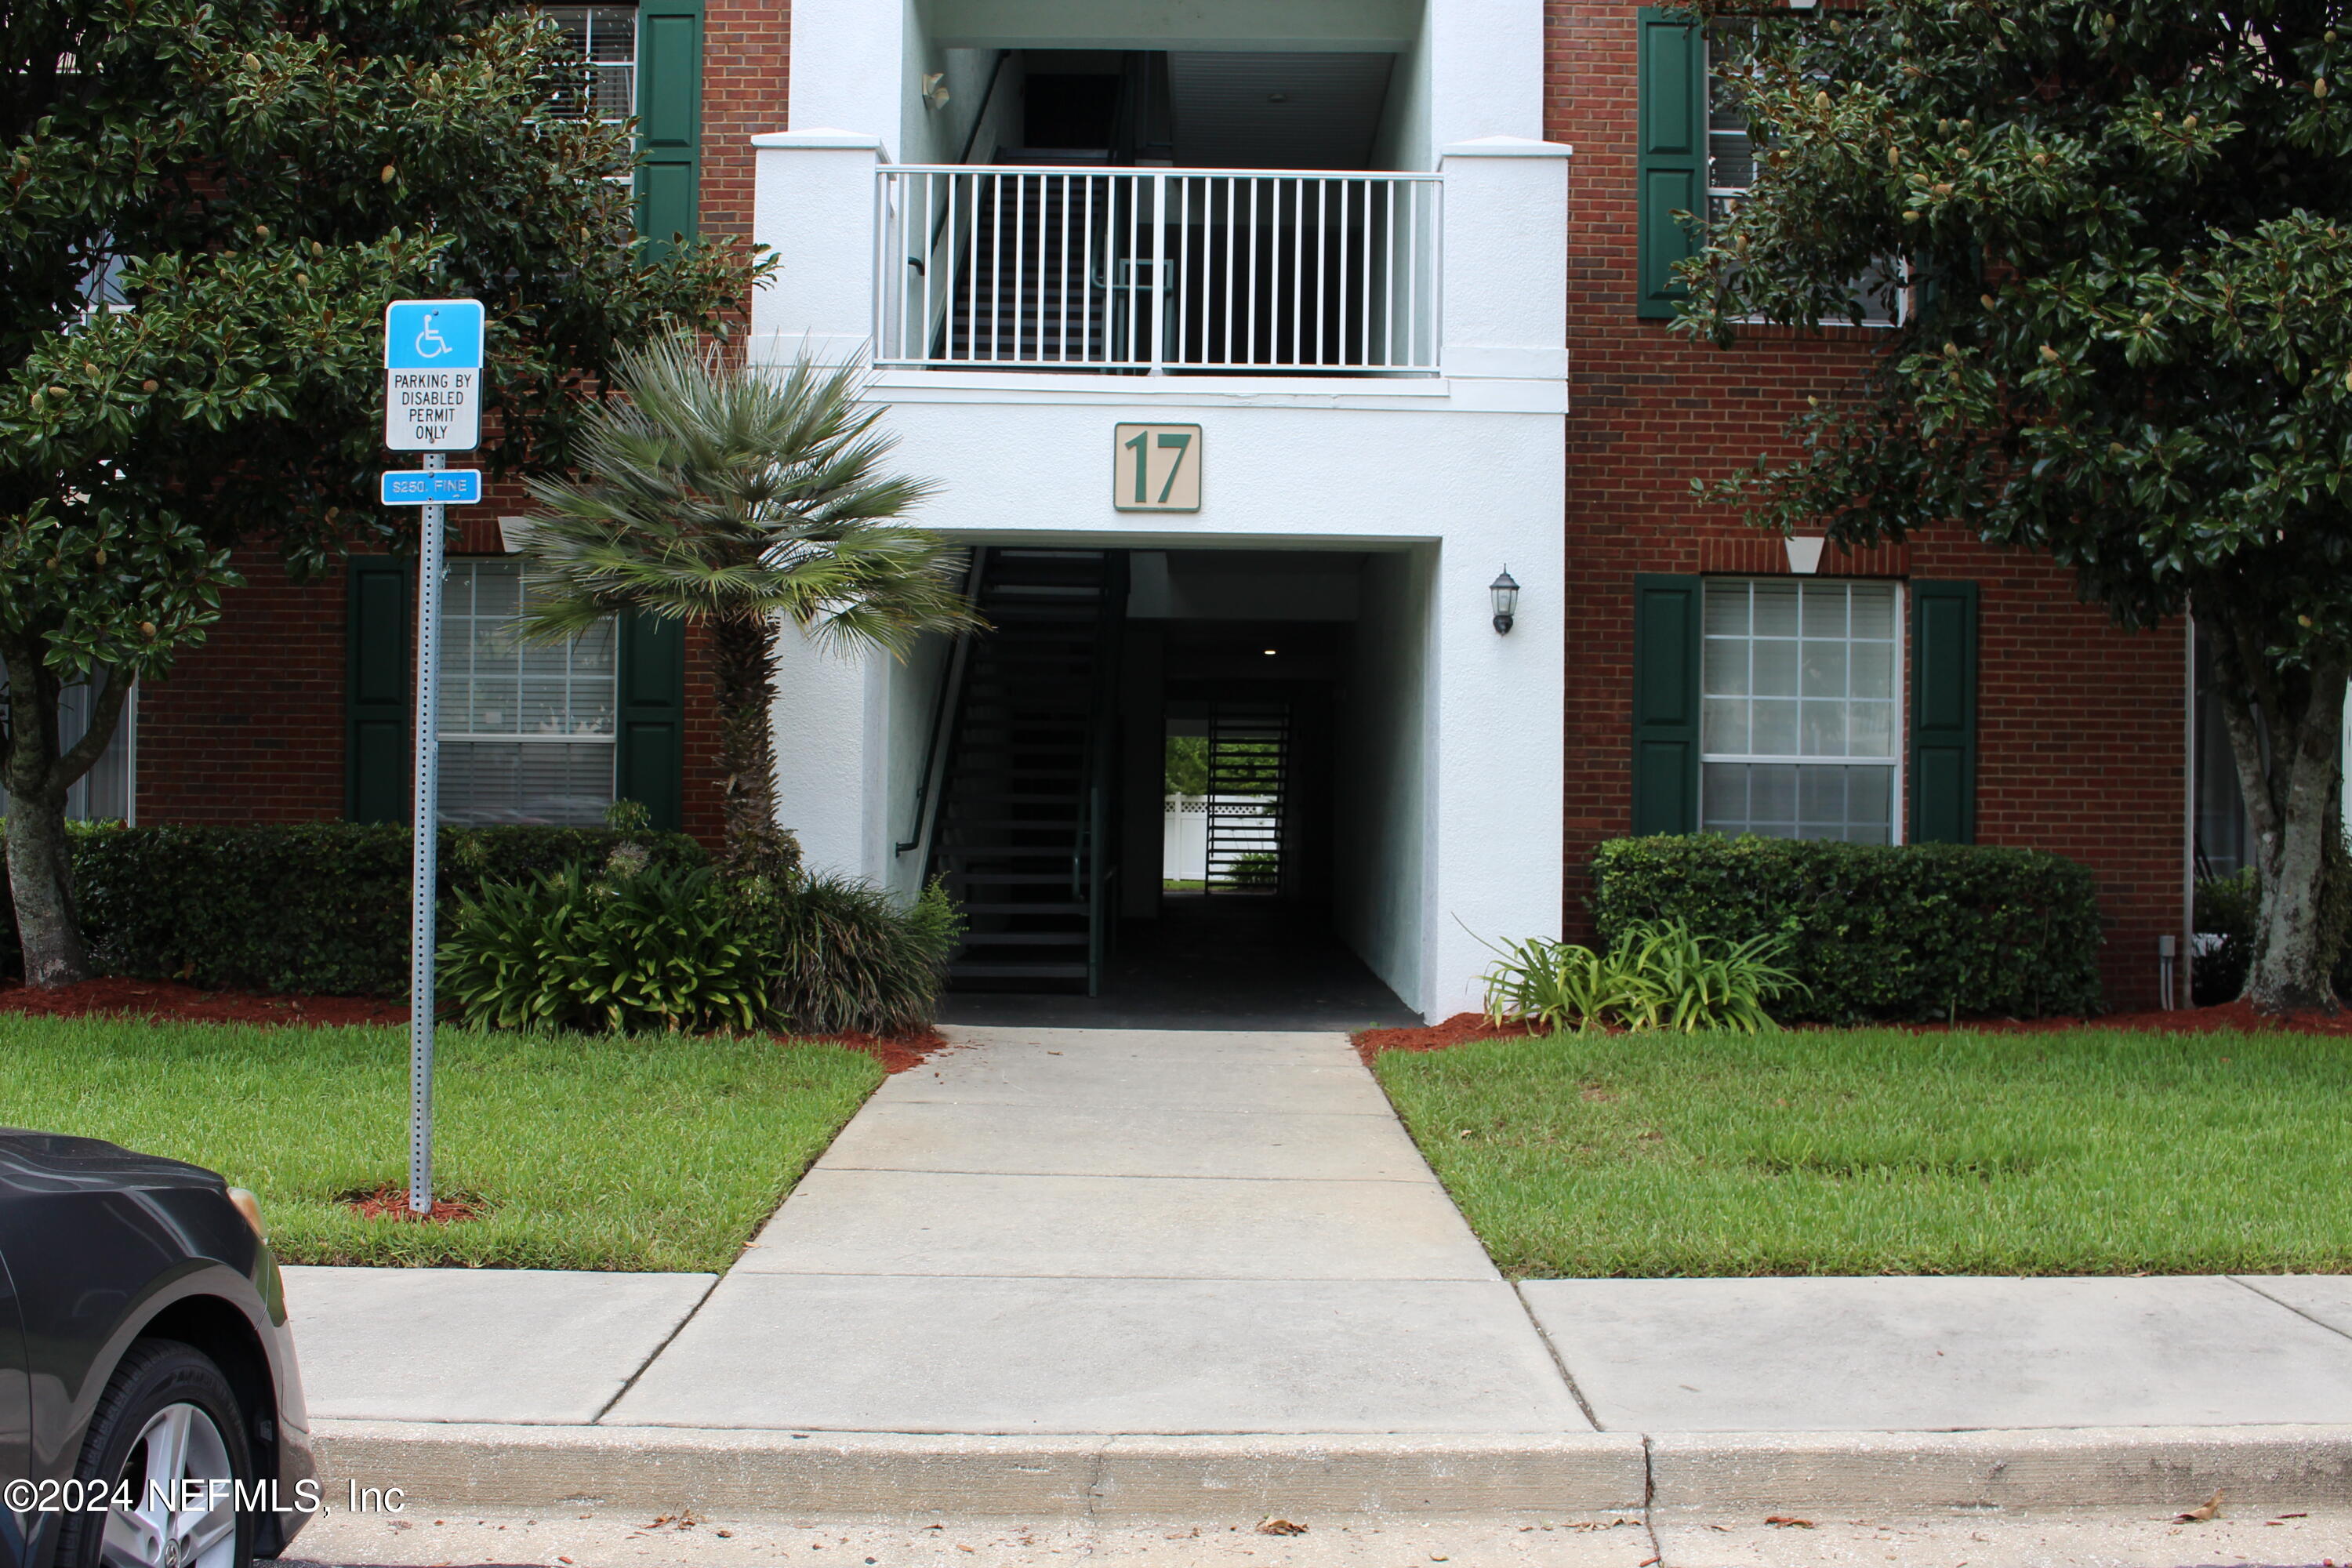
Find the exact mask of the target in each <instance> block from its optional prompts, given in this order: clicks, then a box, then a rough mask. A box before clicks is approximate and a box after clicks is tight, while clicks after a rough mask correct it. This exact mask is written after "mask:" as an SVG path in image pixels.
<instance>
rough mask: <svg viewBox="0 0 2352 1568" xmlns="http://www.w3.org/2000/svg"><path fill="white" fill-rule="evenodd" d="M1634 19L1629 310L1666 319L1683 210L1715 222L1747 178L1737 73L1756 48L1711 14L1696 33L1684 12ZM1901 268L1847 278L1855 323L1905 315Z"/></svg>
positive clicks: (1749, 31) (1752, 33)
mask: <svg viewBox="0 0 2352 1568" xmlns="http://www.w3.org/2000/svg"><path fill="white" fill-rule="evenodd" d="M1635 26H1636V27H1637V29H1638V32H1639V47H1638V49H1637V61H1638V65H1637V68H1638V71H1639V74H1640V79H1641V102H1640V105H1639V108H1638V110H1637V121H1638V130H1637V133H1636V135H1637V145H1636V149H1635V153H1636V156H1635V169H1634V178H1635V182H1636V194H1635V207H1636V214H1637V222H1636V233H1635V241H1636V256H1635V268H1634V270H1635V276H1636V279H1637V280H1638V293H1637V295H1636V299H1635V313H1636V314H1638V315H1641V316H1643V317H1646V318H1649V319H1651V320H1654V321H1666V320H1671V319H1672V318H1673V317H1674V316H1675V314H1676V312H1677V310H1678V307H1679V303H1680V301H1681V300H1682V299H1683V298H1684V288H1683V283H1682V279H1680V278H1678V277H1677V276H1676V275H1675V270H1674V267H1675V262H1677V261H1680V260H1682V259H1683V258H1685V257H1687V256H1690V255H1691V254H1692V253H1693V252H1694V250H1695V249H1696V243H1695V241H1694V239H1693V237H1692V236H1691V234H1690V233H1689V231H1688V229H1687V228H1686V227H1685V215H1687V214H1693V213H1696V214H1698V215H1700V216H1702V217H1703V218H1704V219H1705V220H1706V223H1707V224H1709V225H1714V224H1717V223H1720V222H1721V221H1722V219H1723V218H1724V216H1726V215H1727V214H1728V213H1729V212H1730V211H1731V210H1732V209H1733V208H1734V207H1736V206H1737V205H1738V204H1739V201H1740V199H1741V198H1742V197H1744V196H1745V195H1747V194H1748V191H1750V190H1751V189H1753V188H1754V186H1755V184H1756V147H1755V142H1754V139H1753V137H1752V135H1751V133H1750V128H1749V120H1748V108H1747V105H1746V103H1745V102H1743V101H1742V96H1741V91H1740V79H1741V77H1742V76H1743V74H1744V69H1743V68H1744V67H1745V65H1746V63H1747V62H1748V61H1749V60H1750V59H1751V58H1753V56H1754V53H1755V47H1756V27H1757V24H1756V23H1755V22H1754V21H1753V20H1748V19H1742V18H1719V19H1717V20H1716V21H1714V22H1712V23H1710V24H1708V25H1707V26H1706V30H1705V31H1704V32H1703V33H1702V31H1701V30H1700V28H1699V27H1698V26H1697V25H1696V24H1695V23H1694V22H1693V20H1692V18H1691V17H1690V16H1688V15H1687V14H1686V13H1683V12H1679V11H1666V10H1663V9H1659V8H1656V7H1643V8H1642V9H1641V10H1639V11H1637V12H1636V13H1635ZM1907 273H1908V268H1906V266H1905V265H1904V264H1903V263H1902V262H1900V261H1898V260H1896V259H1895V258H1888V259H1887V260H1885V261H1884V262H1881V263H1879V264H1878V265H1875V266H1873V267H1872V268H1869V269H1868V270H1866V271H1865V272H1864V273H1863V274H1862V275H1861V276H1860V277H1858V278H1856V279H1854V280H1853V298H1854V300H1855V302H1856V303H1857V304H1858V305H1859V307H1860V315H1861V318H1862V321H1863V323H1864V325H1866V326H1881V327H1885V326H1894V325H1897V324H1899V323H1901V322H1904V321H1907V320H1909V318H1910V314H1911V310H1912V306H1913V303H1914V301H1913V298H1912V296H1913V294H1914V293H1915V289H1913V287H1912V285H1911V283H1910V281H1909V279H1908V276H1907Z"/></svg>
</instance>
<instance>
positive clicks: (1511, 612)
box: [1486, 566, 1519, 637]
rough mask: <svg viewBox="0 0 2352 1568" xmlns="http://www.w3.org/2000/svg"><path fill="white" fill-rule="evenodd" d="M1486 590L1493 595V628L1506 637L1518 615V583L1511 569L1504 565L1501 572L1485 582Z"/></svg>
mask: <svg viewBox="0 0 2352 1568" xmlns="http://www.w3.org/2000/svg"><path fill="white" fill-rule="evenodd" d="M1486 592H1487V593H1489V594H1492V595H1494V596H1495V630H1496V631H1497V632H1499V633H1501V634H1502V635H1503V636H1505V637H1508V636H1509V635H1510V631H1511V626H1512V623H1514V622H1515V621H1517V619H1518V616H1519V584H1518V583H1517V580H1516V579H1515V578H1513V577H1512V575H1511V569H1510V568H1509V567H1507V566H1506V567H1504V568H1503V574H1502V575H1501V576H1499V577H1497V578H1496V579H1495V580H1494V581H1493V582H1492V583H1489V584H1486Z"/></svg>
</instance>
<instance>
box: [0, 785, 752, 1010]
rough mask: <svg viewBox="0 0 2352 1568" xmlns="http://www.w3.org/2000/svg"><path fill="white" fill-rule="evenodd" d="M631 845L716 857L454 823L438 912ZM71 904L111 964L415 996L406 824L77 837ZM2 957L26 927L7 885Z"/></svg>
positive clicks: (233, 982)
mask: <svg viewBox="0 0 2352 1568" xmlns="http://www.w3.org/2000/svg"><path fill="white" fill-rule="evenodd" d="M625 844H635V845H637V846H639V847H641V848H642V849H643V850H644V852H645V853H646V856H647V858H649V860H650V861H651V862H652V863H654V864H657V865H663V866H691V865H699V864H702V863H704V862H705V861H707V860H708V859H709V857H708V856H707V855H706V854H705V853H704V852H703V850H702V847H700V846H699V845H698V844H696V843H695V842H694V840H693V839H691V838H688V837H686V836H685V835H683V834H677V833H621V832H614V831H612V830H610V829H605V828H588V827H445V828H443V829H442V830H441V843H440V880H441V889H440V892H441V918H442V920H443V921H444V922H445V926H446V921H448V920H449V919H451V918H452V917H453V916H454V915H455V913H456V907H457V906H456V898H457V894H458V893H460V892H473V891H476V890H478V889H480V888H481V887H482V886H483V885H484V884H485V883H488V882H493V881H509V882H511V881H522V880H527V879H530V877H531V876H533V875H534V874H536V873H539V872H542V871H552V870H558V869H561V868H562V867H564V866H566V865H570V864H574V863H579V864H583V865H586V866H589V867H592V868H599V869H601V868H603V866H604V863H605V861H606V860H607V859H608V858H610V857H611V855H612V854H613V852H614V850H615V849H617V848H619V847H621V846H623V845H625ZM73 856H74V897H75V901H76V903H77V904H78V906H79V910H80V913H81V919H82V929H83V931H85V932H86V933H87V934H88V936H89V939H90V944H91V947H92V950H93V952H94V954H95V956H96V959H97V962H98V965H99V967H100V970H101V971H103V972H105V973H113V974H126V975H131V976H135V977H138V978H142V979H149V980H184V981H187V982H188V983H190V984H194V985H201V986H207V987H215V988H226V989H236V990H248V991H310V992H318V993H321V994H333V995H376V996H397V995H401V994H404V993H405V992H406V991H407V989H408V917H409V909H408V858H409V838H408V829H406V828H405V827H401V826H369V825H362V824H359V823H349V822H312V823H293V824H287V825H284V826H252V827H181V826H153V827H125V826H121V824H119V823H110V824H93V825H90V826H83V827H78V828H77V829H76V831H75V832H74V835H73ZM0 963H5V966H6V968H7V971H8V972H9V973H16V971H17V970H18V969H19V967H20V964H19V963H18V960H17V954H16V920H15V914H14V911H13V910H9V909H8V908H7V904H6V888H5V879H0Z"/></svg>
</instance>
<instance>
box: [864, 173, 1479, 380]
mask: <svg viewBox="0 0 2352 1568" xmlns="http://www.w3.org/2000/svg"><path fill="white" fill-rule="evenodd" d="M1442 192H1443V184H1442V181H1441V177H1440V176H1438V175H1436V174H1297V173H1288V174H1285V173H1275V172H1255V171H1252V172H1244V171H1239V170H1206V169H1119V170H1087V169H1035V168H989V167H977V166H969V165H929V166H925V165H900V166H894V167H886V168H884V169H883V170H882V171H881V178H880V184H878V186H877V202H878V203H879V209H880V210H879V211H878V212H877V224H876V234H877V247H876V252H875V267H876V276H875V291H874V298H875V318H876V319H875V323H874V327H875V332H874V341H875V346H876V360H877V363H881V364H885V365H901V366H904V365H929V366H953V367H957V368H967V367H969V368H991V367H994V368H1022V369H1039V368H1056V367H1059V368H1068V369H1087V370H1103V371H1129V372H1135V371H1142V372H1158V371H1168V370H1181V371H1255V372H1264V371H1284V372H1293V373H1315V372H1323V373H1328V372H1341V373H1350V374H1367V373H1402V374H1432V373H1434V372H1435V371H1436V369H1437V367H1438V366H1437V359H1438V268H1439V261H1440V257H1439V244H1438V233H1439V230H1438V207H1439V202H1440V200H1441V196H1442Z"/></svg>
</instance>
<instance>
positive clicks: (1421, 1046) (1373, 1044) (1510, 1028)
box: [1356, 1013, 1535, 1067]
mask: <svg viewBox="0 0 2352 1568" xmlns="http://www.w3.org/2000/svg"><path fill="white" fill-rule="evenodd" d="M1534 1033H1535V1030H1534V1028H1533V1027H1532V1026H1528V1025H1526V1024H1489V1023H1488V1022H1486V1016H1485V1015H1484V1014H1480V1013H1456V1014H1454V1016H1452V1017H1451V1018H1448V1019H1446V1020H1445V1022H1444V1023H1443V1024H1431V1025H1428V1026H1424V1027H1422V1028H1418V1029H1360V1030H1358V1031H1357V1033H1356V1054H1357V1055H1358V1056H1360V1057H1361V1058H1364V1065H1365V1066H1366V1067H1370V1066H1371V1065H1372V1058H1374V1057H1376V1056H1379V1055H1380V1054H1381V1052H1382V1051H1444V1050H1451V1049H1452V1048H1453V1047H1455V1046H1466V1045H1468V1044H1469V1043H1470V1042H1471V1041H1473V1040H1499V1039H1504V1038H1506V1037H1509V1036H1512V1035H1532V1034H1534Z"/></svg>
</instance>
